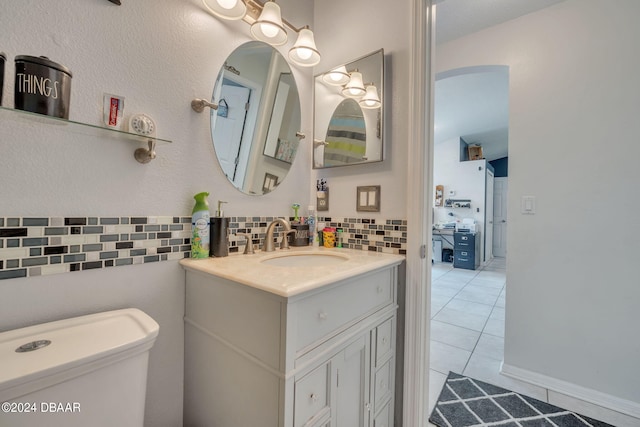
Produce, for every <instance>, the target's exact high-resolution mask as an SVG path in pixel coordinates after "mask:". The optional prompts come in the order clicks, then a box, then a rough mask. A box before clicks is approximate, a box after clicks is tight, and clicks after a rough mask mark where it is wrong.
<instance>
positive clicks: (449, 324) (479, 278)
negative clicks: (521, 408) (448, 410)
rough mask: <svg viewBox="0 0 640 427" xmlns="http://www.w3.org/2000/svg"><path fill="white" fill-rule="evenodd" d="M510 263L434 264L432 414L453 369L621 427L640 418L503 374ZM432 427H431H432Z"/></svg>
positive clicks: (628, 426) (633, 425)
mask: <svg viewBox="0 0 640 427" xmlns="http://www.w3.org/2000/svg"><path fill="white" fill-rule="evenodd" d="M505 282H506V260H505V259H504V258H494V259H493V260H492V261H491V263H490V264H489V265H487V266H486V267H484V268H481V269H480V270H475V271H474V270H463V269H457V268H453V266H452V264H450V263H436V264H433V268H432V273H431V343H430V344H431V356H430V357H431V359H430V370H429V413H431V410H432V409H433V406H434V405H435V402H436V401H437V399H438V395H439V394H440V390H441V389H442V385H443V384H444V382H445V380H446V378H447V374H448V373H449V371H453V372H456V373H458V374H462V375H468V376H470V377H473V378H476V379H478V380H481V381H486V382H488V383H491V384H495V385H497V386H500V387H504V388H507V389H509V390H512V391H515V392H518V393H522V394H525V395H527V396H531V397H534V398H536V399H539V400H542V401H544V402H548V403H551V404H554V405H558V406H561V407H563V408H566V409H569V410H571V411H575V412H578V413H581V414H584V415H586V416H589V417H592V418H596V419H599V420H602V421H604V422H607V423H610V424H613V425H615V426H619V427H638V426H640V420H639V419H637V418H632V417H629V416H626V415H623V414H620V413H617V412H614V411H611V410H608V409H604V408H601V407H598V406H596V405H592V404H590V403H586V402H583V401H579V400H576V399H574V398H571V397H569V396H565V395H561V394H559V393H556V392H553V391H550V390H547V389H545V388H542V387H538V386H534V385H532V384H529V383H525V382H522V381H518V380H515V379H512V378H509V377H506V376H504V375H502V374H500V364H501V363H502V359H503V353H504V322H505V288H506V286H505ZM429 425H432V424H430V423H429Z"/></svg>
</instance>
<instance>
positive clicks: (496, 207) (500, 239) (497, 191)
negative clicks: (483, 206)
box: [493, 178, 508, 257]
mask: <svg viewBox="0 0 640 427" xmlns="http://www.w3.org/2000/svg"><path fill="white" fill-rule="evenodd" d="M507 183H508V180H507V178H496V179H495V180H494V190H493V255H494V256H497V257H506V256H507V188H508V186H507Z"/></svg>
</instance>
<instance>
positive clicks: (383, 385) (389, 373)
mask: <svg viewBox="0 0 640 427" xmlns="http://www.w3.org/2000/svg"><path fill="white" fill-rule="evenodd" d="M394 361H395V358H391V359H390V360H389V361H388V362H387V363H385V364H384V366H382V367H381V368H380V369H378V370H377V371H376V373H375V384H374V385H373V396H374V397H373V402H374V412H377V411H378V408H380V407H381V406H383V405H384V404H386V403H387V401H388V400H389V399H390V398H391V396H392V395H393V374H394V372H393V371H394V369H395V363H394Z"/></svg>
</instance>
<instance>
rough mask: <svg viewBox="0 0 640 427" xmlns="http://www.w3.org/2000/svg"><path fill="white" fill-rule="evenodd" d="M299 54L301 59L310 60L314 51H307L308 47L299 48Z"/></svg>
mask: <svg viewBox="0 0 640 427" xmlns="http://www.w3.org/2000/svg"><path fill="white" fill-rule="evenodd" d="M297 53H298V56H299V57H300V59H309V58H311V55H312V54H313V51H312V50H311V49H307V48H306V47H299V48H298V50H297Z"/></svg>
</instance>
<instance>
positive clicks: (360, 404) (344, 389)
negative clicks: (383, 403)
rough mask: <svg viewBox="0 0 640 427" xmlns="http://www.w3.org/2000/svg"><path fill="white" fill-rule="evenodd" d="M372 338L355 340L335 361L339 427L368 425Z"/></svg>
mask: <svg viewBox="0 0 640 427" xmlns="http://www.w3.org/2000/svg"><path fill="white" fill-rule="evenodd" d="M370 343H371V338H370V334H369V333H367V334H366V335H364V336H361V337H360V338H357V339H355V340H354V342H353V343H352V344H351V345H349V346H348V347H347V348H346V349H345V350H344V351H342V352H341V353H340V354H338V356H337V357H336V363H335V365H336V371H337V372H336V407H335V415H336V416H335V419H336V426H338V427H365V426H368V425H369V415H370V409H371V404H370V402H369V396H370V391H369V381H370V370H371V369H370V366H371V351H370V349H371V344H370Z"/></svg>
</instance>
